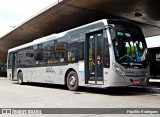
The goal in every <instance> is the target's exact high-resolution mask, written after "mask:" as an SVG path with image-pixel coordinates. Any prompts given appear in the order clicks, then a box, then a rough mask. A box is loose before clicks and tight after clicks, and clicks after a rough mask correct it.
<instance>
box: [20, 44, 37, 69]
mask: <svg viewBox="0 0 160 117" xmlns="http://www.w3.org/2000/svg"><path fill="white" fill-rule="evenodd" d="M24 51H25V52H24V58H23V56H21V58H23V59H24V62H23V63H24V65H25V66H34V65H35V59H34V50H33V47H28V48H26V49H25V50H24Z"/></svg>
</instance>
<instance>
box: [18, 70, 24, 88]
mask: <svg viewBox="0 0 160 117" xmlns="http://www.w3.org/2000/svg"><path fill="white" fill-rule="evenodd" d="M18 84H20V85H23V73H22V72H19V73H18Z"/></svg>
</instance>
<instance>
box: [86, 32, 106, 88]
mask: <svg viewBox="0 0 160 117" xmlns="http://www.w3.org/2000/svg"><path fill="white" fill-rule="evenodd" d="M85 41H86V53H85V55H86V57H85V71H86V76H85V83H86V84H97V85H98V84H103V45H104V44H103V31H98V32H95V33H89V34H87V35H86V40H85Z"/></svg>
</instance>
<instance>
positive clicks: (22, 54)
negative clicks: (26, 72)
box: [17, 49, 25, 66]
mask: <svg viewBox="0 0 160 117" xmlns="http://www.w3.org/2000/svg"><path fill="white" fill-rule="evenodd" d="M24 62H25V50H24V49H23V50H19V51H18V53H17V64H18V65H19V66H20V65H24Z"/></svg>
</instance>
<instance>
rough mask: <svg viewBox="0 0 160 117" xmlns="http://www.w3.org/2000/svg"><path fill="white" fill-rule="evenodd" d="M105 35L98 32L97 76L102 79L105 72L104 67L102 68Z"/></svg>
mask: <svg viewBox="0 0 160 117" xmlns="http://www.w3.org/2000/svg"><path fill="white" fill-rule="evenodd" d="M102 52H103V36H102V33H98V34H97V78H98V79H102V74H103V68H102V63H103V59H102V58H103V56H102V55H103V54H102Z"/></svg>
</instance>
